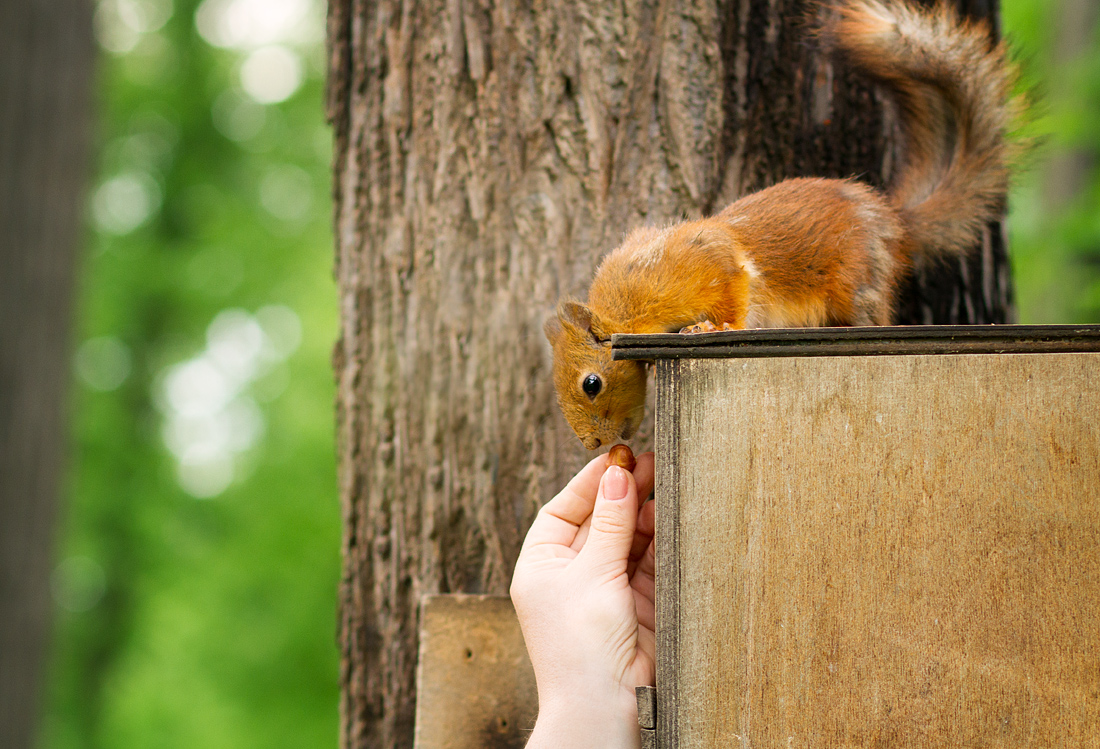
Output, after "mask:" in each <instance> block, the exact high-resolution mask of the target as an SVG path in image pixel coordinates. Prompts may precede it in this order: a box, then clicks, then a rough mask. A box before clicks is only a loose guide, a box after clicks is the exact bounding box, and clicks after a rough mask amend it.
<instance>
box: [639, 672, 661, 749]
mask: <svg viewBox="0 0 1100 749" xmlns="http://www.w3.org/2000/svg"><path fill="white" fill-rule="evenodd" d="M634 696H635V697H636V698H637V700H638V728H639V729H640V730H641V732H642V749H657V690H656V688H654V687H634Z"/></svg>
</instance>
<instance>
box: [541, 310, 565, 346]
mask: <svg viewBox="0 0 1100 749" xmlns="http://www.w3.org/2000/svg"><path fill="white" fill-rule="evenodd" d="M542 332H543V333H545V334H546V340H548V341H550V345H551V346H553V345H554V344H555V343H556V342H557V340H558V338H559V337H560V336H561V319H560V318H559V317H558V316H557V315H554V316H553V317H551V318H550V319H548V320H547V321H546V323H545V324H543V326H542Z"/></svg>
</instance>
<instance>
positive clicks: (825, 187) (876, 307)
mask: <svg viewBox="0 0 1100 749" xmlns="http://www.w3.org/2000/svg"><path fill="white" fill-rule="evenodd" d="M825 7H826V9H827V10H828V14H829V19H828V20H827V21H826V22H825V23H824V24H823V25H822V27H821V29H820V36H821V37H822V39H824V40H825V41H826V42H827V43H828V44H830V45H831V46H832V47H833V48H834V49H835V50H836V51H837V52H838V53H839V54H840V55H841V56H843V57H845V58H847V59H848V60H849V61H850V62H851V63H852V64H853V65H854V66H855V67H856V68H858V69H859V70H861V71H862V72H863V73H864V74H866V75H867V76H868V77H870V78H871V79H872V80H874V81H876V82H878V83H879V84H881V85H882V86H883V87H885V88H886V89H887V90H888V91H889V93H890V95H891V97H890V98H891V100H892V101H893V103H894V106H895V107H896V108H897V114H898V120H899V122H900V124H901V130H902V135H903V139H902V140H903V143H902V147H903V152H902V156H901V167H900V169H899V170H898V173H897V176H896V178H895V179H894V181H893V184H892V185H891V187H890V188H889V190H887V191H886V192H879V191H877V190H875V189H874V188H872V187H870V186H869V185H866V184H863V183H860V182H858V181H856V180H851V179H849V180H838V179H806V178H801V179H789V180H785V181H783V182H780V183H779V184H777V185H774V186H772V187H769V188H766V189H764V190H761V191H759V192H756V193H753V194H751V195H747V196H745V197H743V198H741V199H739V200H737V201H736V202H734V203H732V204H731V205H729V206H728V207H726V208H725V209H724V210H722V211H721V212H720V213H718V214H717V215H715V216H712V217H710V218H705V219H700V220H695V221H684V222H680V223H677V224H672V225H669V226H665V227H646V228H640V229H635V230H634V231H633V232H631V233H630V234H628V235H627V237H626V239H625V241H624V242H623V243H622V245H620V246H619V247H618V248H616V249H615V250H613V251H612V252H610V253H609V254H608V255H607V257H605V258H604V260H603V262H602V263H601V264H600V267H599V269H598V270H597V271H596V276H595V278H594V280H593V282H592V285H591V287H590V289H589V293H588V301H587V304H581V303H580V302H577V301H572V300H564V301H563V302H562V303H561V304H559V306H558V312H557V315H556V316H554V317H553V318H552V319H551V320H550V321H549V322H548V323H547V325H546V336H547V338H548V339H549V340H550V343H551V346H552V347H553V350H554V383H555V387H556V389H557V393H558V402H559V403H560V404H561V407H562V411H563V413H564V414H565V417H566V420H567V421H568V422H569V424H570V426H572V427H573V430H574V431H575V432H576V434H577V436H578V437H580V439H581V441H582V442H584V444H585V446H586V447H588V448H589V449H593V448H596V447H599V446H600V445H601V444H609V443H611V442H613V441H614V440H618V439H624V440H625V439H629V438H630V437H631V436H632V435H633V433H634V431H635V430H636V429H637V427H638V424H639V422H640V421H641V417H642V413H643V411H644V403H645V390H646V376H645V371H644V368H643V365H641V364H639V363H638V362H616V361H612V358H611V348H610V339H611V335H612V334H613V333H656V332H675V331H678V330H683V331H684V332H696V331H700V330H714V329H721V328H726V329H736V328H746V327H805V326H820V325H889V324H890V323H891V322H892V320H893V315H894V306H895V305H894V301H895V300H894V297H895V291H896V289H897V287H898V284H899V281H900V280H901V279H902V278H904V276H905V275H906V274H907V273H909V272H910V270H911V268H912V266H913V264H914V263H921V262H925V261H928V260H935V259H937V258H942V257H952V256H959V255H962V254H965V253H966V252H968V251H969V250H970V248H971V247H973V246H975V245H976V244H977V242H978V240H979V238H980V236H981V232H982V229H983V227H984V226H985V225H986V224H987V223H988V222H989V221H991V220H993V219H995V218H996V217H997V216H998V215H999V213H1000V212H1001V211H1002V210H1003V208H1004V205H1005V201H1006V193H1007V190H1008V179H1009V161H1010V158H1011V156H1012V154H1011V153H1010V151H1011V148H1012V146H1011V144H1010V142H1009V140H1008V130H1009V128H1010V126H1011V125H1012V123H1013V120H1014V118H1015V115H1016V109H1017V104H1016V102H1015V100H1013V99H1012V97H1011V95H1010V93H1011V89H1012V87H1013V85H1014V83H1015V73H1014V68H1013V66H1012V65H1011V64H1010V63H1009V62H1008V60H1007V56H1006V53H1005V49H1004V46H1003V45H1002V44H998V43H996V42H995V41H994V40H993V38H992V35H991V33H990V32H989V30H988V28H987V27H986V26H984V25H983V24H979V23H970V22H966V21H963V20H961V19H960V18H959V16H958V15H957V13H956V12H955V11H954V10H953V9H951V8H950V7H949V6H947V5H945V4H944V3H943V2H942V0H941V2H940V3H939V4H938V5H936V6H935V7H934V8H932V9H930V10H922V9H918V8H914V7H912V6H910V5H908V4H907V3H906V2H904V1H903V0H835V1H834V2H827V3H826V4H825Z"/></svg>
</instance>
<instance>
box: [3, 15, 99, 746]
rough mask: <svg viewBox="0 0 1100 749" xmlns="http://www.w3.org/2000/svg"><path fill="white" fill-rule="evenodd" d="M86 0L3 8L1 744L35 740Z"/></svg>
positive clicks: (59, 432)
mask: <svg viewBox="0 0 1100 749" xmlns="http://www.w3.org/2000/svg"><path fill="white" fill-rule="evenodd" d="M92 60H93V44H92V8H91V4H90V3H89V2H87V0H22V1H21V2H9V3H3V4H2V6H0V746H3V747H12V748H13V749H20V748H22V747H31V746H33V745H34V736H35V729H36V724H37V718H38V711H39V703H40V696H41V695H40V693H41V691H42V690H41V687H42V678H41V677H42V673H43V670H44V669H43V666H44V661H45V658H44V656H45V651H46V642H47V638H48V635H49V624H50V609H51V600H52V599H51V597H50V571H51V569H52V564H53V556H52V552H53V531H54V517H55V515H56V508H57V503H58V494H59V492H60V486H61V479H62V475H63V470H62V469H63V457H64V448H65V442H66V436H65V435H66V433H65V421H66V419H65V406H66V399H65V391H66V389H67V385H68V382H69V372H70V369H69V331H70V327H71V322H72V320H71V317H72V295H73V271H74V265H75V259H76V249H77V246H78V243H79V241H80V229H81V218H82V213H83V195H84V180H85V174H86V168H85V167H86V162H87V155H88V154H87V139H88V135H89V128H88V125H89V108H90V93H91V92H90V87H91V80H92V78H91V69H92Z"/></svg>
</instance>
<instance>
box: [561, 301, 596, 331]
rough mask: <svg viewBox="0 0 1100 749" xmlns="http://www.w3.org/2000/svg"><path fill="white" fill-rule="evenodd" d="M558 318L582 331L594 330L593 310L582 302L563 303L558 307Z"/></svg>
mask: <svg viewBox="0 0 1100 749" xmlns="http://www.w3.org/2000/svg"><path fill="white" fill-rule="evenodd" d="M558 318H560V319H561V321H562V322H567V323H569V324H571V325H573V326H574V327H577V328H580V329H581V330H589V331H590V330H592V310H590V309H588V307H585V306H584V305H583V304H581V303H580V302H562V303H561V304H559V305H558Z"/></svg>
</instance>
